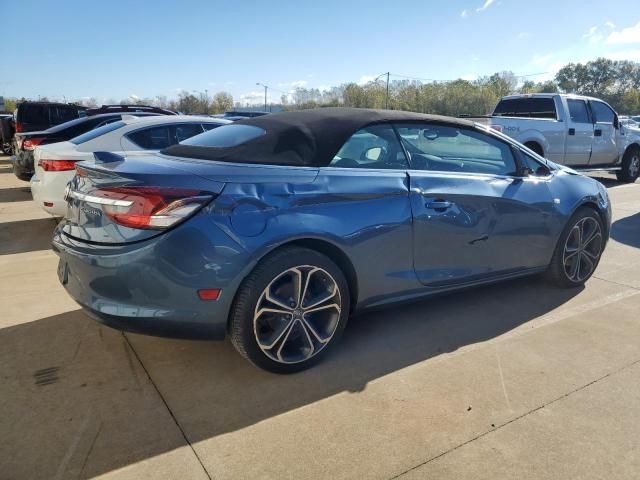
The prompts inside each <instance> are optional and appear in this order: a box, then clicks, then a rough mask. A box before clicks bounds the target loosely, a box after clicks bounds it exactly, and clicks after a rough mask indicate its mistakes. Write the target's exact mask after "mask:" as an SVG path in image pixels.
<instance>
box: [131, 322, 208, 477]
mask: <svg viewBox="0 0 640 480" xmlns="http://www.w3.org/2000/svg"><path fill="white" fill-rule="evenodd" d="M121 333H122V336H123V337H124V341H125V342H126V343H127V345H128V346H129V348H130V349H131V351H132V352H133V355H134V356H135V357H136V360H138V363H139V364H140V366H141V367H142V369H143V370H144V373H145V374H146V375H147V378H148V379H149V381H150V382H151V385H153V388H154V389H155V391H156V392H157V394H158V396H159V397H160V400H162V403H163V404H164V406H165V408H166V409H167V411H168V412H169V415H171V418H172V419H173V423H175V424H176V426H177V427H178V430H180V433H181V434H182V438H184V441H185V442H186V444H187V445H188V446H189V448H190V449H191V451H192V452H193V454H194V455H195V457H196V460H198V463H199V464H200V466H201V467H202V470H203V471H204V474H205V475H206V476H207V478H208V479H209V480H212V478H211V475H209V472H208V471H207V469H206V467H205V466H204V463H203V462H202V459H201V458H200V456H199V455H198V452H196V449H195V448H193V445H192V444H191V442H190V441H189V438H188V437H187V433H186V432H185V431H184V430H183V429H182V426H181V425H180V423H179V422H178V419H177V418H176V416H175V414H174V413H173V410H171V407H169V404H168V403H167V401H166V400H165V398H164V396H163V395H162V393H161V392H160V389H159V388H158V386H157V385H156V383H155V382H154V381H153V378H151V374H150V373H149V371H148V370H147V367H145V365H144V363H142V359H141V358H140V356H139V355H138V352H136V349H135V348H133V345H132V344H131V342H130V341H129V338H128V337H127V336H126V335H125V333H124V332H121Z"/></svg>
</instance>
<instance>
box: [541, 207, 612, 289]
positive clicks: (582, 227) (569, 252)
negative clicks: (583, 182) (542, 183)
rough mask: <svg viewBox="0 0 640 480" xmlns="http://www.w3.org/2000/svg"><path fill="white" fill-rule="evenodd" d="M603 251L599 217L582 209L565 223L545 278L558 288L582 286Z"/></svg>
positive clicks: (602, 235)
mask: <svg viewBox="0 0 640 480" xmlns="http://www.w3.org/2000/svg"><path fill="white" fill-rule="evenodd" d="M603 249H604V234H603V226H602V220H601V219H600V215H598V213H596V212H595V211H594V210H592V209H590V208H587V207H582V208H580V209H579V210H578V211H577V212H576V213H575V214H574V215H573V216H572V217H571V219H570V220H569V222H567V226H566V227H565V229H564V231H563V232H562V235H561V236H560V240H559V241H558V244H557V246H556V250H555V252H554V254H553V258H552V259H551V264H550V265H549V270H548V272H547V275H548V278H549V279H550V280H551V281H552V282H553V283H555V284H556V285H558V286H560V287H565V288H571V287H577V286H580V285H583V284H584V282H586V281H587V280H588V279H589V278H590V277H591V275H593V272H594V271H595V270H596V267H597V266H598V262H599V261H600V256H601V255H602V250H603Z"/></svg>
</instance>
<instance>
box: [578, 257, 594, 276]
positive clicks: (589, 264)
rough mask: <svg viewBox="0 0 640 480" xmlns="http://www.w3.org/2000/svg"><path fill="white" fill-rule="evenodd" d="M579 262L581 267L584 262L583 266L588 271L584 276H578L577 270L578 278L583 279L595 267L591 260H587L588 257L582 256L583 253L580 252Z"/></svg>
mask: <svg viewBox="0 0 640 480" xmlns="http://www.w3.org/2000/svg"><path fill="white" fill-rule="evenodd" d="M580 262H581V265H582V262H584V264H585V265H586V266H588V267H589V269H588V271H587V272H586V273H585V275H580V269H578V276H579V278H584V277H586V276H587V275H589V274H590V273H591V272H592V271H593V268H594V267H595V264H594V262H593V260H591V259H590V258H589V256H588V255H584V252H582V254H581V255H580Z"/></svg>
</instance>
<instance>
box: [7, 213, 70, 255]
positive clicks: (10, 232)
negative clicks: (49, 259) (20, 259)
mask: <svg viewBox="0 0 640 480" xmlns="http://www.w3.org/2000/svg"><path fill="white" fill-rule="evenodd" d="M57 224H58V221H57V220H56V219H55V218H53V217H49V218H38V219H34V220H19V221H16V222H4V223H0V255H10V254H14V253H25V252H33V251H36V250H48V249H50V248H51V237H52V235H53V230H54V228H55V227H56V225H57Z"/></svg>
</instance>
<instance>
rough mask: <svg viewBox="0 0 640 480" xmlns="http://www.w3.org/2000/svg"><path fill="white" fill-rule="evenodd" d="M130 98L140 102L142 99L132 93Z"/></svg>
mask: <svg viewBox="0 0 640 480" xmlns="http://www.w3.org/2000/svg"><path fill="white" fill-rule="evenodd" d="M129 98H131V99H132V100H140V97H139V96H138V95H136V94H135V93H132V94H131V95H129Z"/></svg>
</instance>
